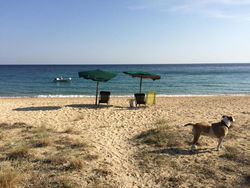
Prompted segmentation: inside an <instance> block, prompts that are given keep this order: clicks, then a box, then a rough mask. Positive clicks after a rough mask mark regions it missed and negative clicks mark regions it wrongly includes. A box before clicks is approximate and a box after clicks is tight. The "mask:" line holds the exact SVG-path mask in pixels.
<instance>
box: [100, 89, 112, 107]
mask: <svg viewBox="0 0 250 188" xmlns="http://www.w3.org/2000/svg"><path fill="white" fill-rule="evenodd" d="M109 98H110V92H109V91H100V96H99V104H100V103H107V104H108V103H109Z"/></svg>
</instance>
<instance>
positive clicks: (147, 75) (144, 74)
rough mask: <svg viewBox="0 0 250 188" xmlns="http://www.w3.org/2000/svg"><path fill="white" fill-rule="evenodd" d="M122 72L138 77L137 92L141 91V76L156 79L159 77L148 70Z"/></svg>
mask: <svg viewBox="0 0 250 188" xmlns="http://www.w3.org/2000/svg"><path fill="white" fill-rule="evenodd" d="M123 73H124V74H128V75H130V76H132V77H138V78H140V90H139V93H141V85H142V78H151V79H152V80H158V79H160V78H161V77H160V76H159V75H156V74H151V73H148V72H142V71H137V72H123Z"/></svg>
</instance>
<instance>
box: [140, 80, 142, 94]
mask: <svg viewBox="0 0 250 188" xmlns="http://www.w3.org/2000/svg"><path fill="white" fill-rule="evenodd" d="M141 85H142V77H141V80H140V92H139V93H141Z"/></svg>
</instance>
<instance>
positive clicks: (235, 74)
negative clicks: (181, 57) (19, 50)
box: [0, 63, 250, 98]
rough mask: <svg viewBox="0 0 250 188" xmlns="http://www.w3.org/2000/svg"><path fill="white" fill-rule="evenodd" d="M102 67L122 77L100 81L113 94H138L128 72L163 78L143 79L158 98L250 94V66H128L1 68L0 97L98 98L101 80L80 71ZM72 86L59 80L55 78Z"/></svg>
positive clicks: (144, 86) (144, 88) (102, 88)
mask: <svg viewBox="0 0 250 188" xmlns="http://www.w3.org/2000/svg"><path fill="white" fill-rule="evenodd" d="M94 69H102V70H106V71H111V72H116V73H118V75H117V76H116V77H115V78H113V79H111V80H109V81H108V82H100V83H99V91H110V92H111V95H112V96H117V97H122V96H133V95H134V93H138V92H139V87H140V79H139V78H133V77H131V76H129V75H127V74H124V73H123V72H124V71H144V72H149V73H152V74H157V75H160V76H161V79H159V80H155V81H153V80H151V79H143V80H142V92H144V93H146V92H147V91H155V92H156V93H157V95H158V96H221V95H223V96H224V95H225V96H227V95H250V64H239V63H235V64H212V63H211V64H150V65H149V64H133V65H131V64H128V65H125V64H123V65H0V97H1V98H5V97H7V98H9V97H13V98H14V97H94V96H95V93H96V81H92V80H86V79H83V78H79V77H78V72H79V71H86V70H94ZM61 76H62V77H64V78H69V77H71V78H72V81H71V82H65V83H64V82H54V78H56V77H61Z"/></svg>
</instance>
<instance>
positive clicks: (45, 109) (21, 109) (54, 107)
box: [13, 106, 62, 111]
mask: <svg viewBox="0 0 250 188" xmlns="http://www.w3.org/2000/svg"><path fill="white" fill-rule="evenodd" d="M60 108H62V107H60V106H37V107H26V108H15V109H13V110H14V111H49V110H59V109H60Z"/></svg>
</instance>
